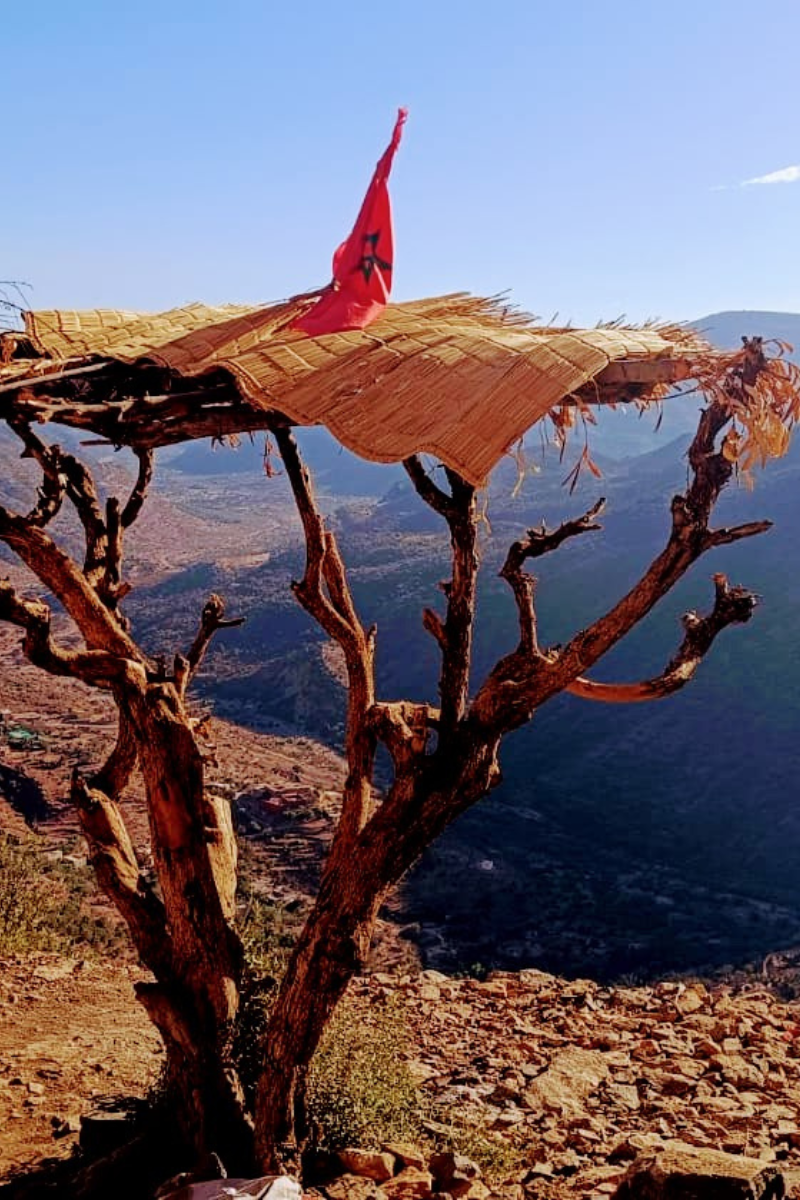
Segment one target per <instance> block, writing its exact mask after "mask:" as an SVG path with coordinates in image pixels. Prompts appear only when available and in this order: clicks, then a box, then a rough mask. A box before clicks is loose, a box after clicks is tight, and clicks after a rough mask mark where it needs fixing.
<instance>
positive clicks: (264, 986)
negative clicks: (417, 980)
mask: <svg viewBox="0 0 800 1200" xmlns="http://www.w3.org/2000/svg"><path fill="white" fill-rule="evenodd" d="M302 922H303V914H302V912H298V911H290V910H289V909H287V908H286V907H284V906H282V905H280V904H276V903H274V902H272V901H270V900H268V899H265V898H263V897H261V896H254V895H252V894H250V895H248V894H247V893H246V892H245V894H244V905H243V910H242V912H241V915H240V918H239V933H240V935H241V938H242V942H243V944H244V950H245V958H246V962H247V967H248V975H249V979H248V981H247V982H246V985H245V988H244V990H243V995H242V1003H241V1007H240V1010H239V1016H238V1018H237V1023H236V1031H235V1035H234V1045H233V1054H234V1059H235V1062H236V1066H237V1069H238V1072H239V1077H240V1079H241V1081H242V1085H243V1087H244V1090H245V1096H246V1098H247V1101H248V1104H249V1105H250V1107H251V1108H252V1106H253V1104H254V1103H255V1093H256V1086H257V1081H258V1072H259V1068H260V1053H259V1045H260V1043H261V1040H262V1038H263V1036H264V1032H265V1030H266V1027H267V1023H268V1021H269V1013H270V1009H271V1007H272V1002H273V1000H274V997H275V994H276V992H277V989H278V986H279V984H280V981H281V979H282V978H283V975H284V973H285V971H286V967H287V965H288V962H289V958H290V955H291V951H292V947H293V946H294V943H295V940H296V937H297V934H298V933H299V931H300V927H301V925H302ZM407 1049H408V1034H407V1030H406V1027H405V1023H404V1021H403V1017H402V1011H401V1007H400V1005H399V1003H398V1002H397V1001H395V1000H389V1001H388V1002H387V1003H385V1004H384V1005H382V1006H381V1007H380V1008H370V1009H369V1010H367V1011H362V1010H361V1009H360V1008H359V1009H358V1010H356V1009H355V1006H354V1005H353V1004H352V1003H350V1002H349V1001H348V1000H347V999H345V1000H344V1001H343V1002H342V1004H341V1005H340V1007H339V1008H338V1009H337V1011H336V1012H335V1014H334V1016H333V1019H332V1021H331V1024H330V1026H329V1027H328V1029H327V1031H326V1033H325V1035H324V1037H323V1039H322V1042H321V1044H320V1047H319V1049H318V1051H317V1053H316V1055H315V1056H314V1060H313V1062H312V1064H311V1068H310V1070H309V1074H308V1083H307V1090H306V1103H307V1116H308V1122H309V1127H310V1129H311V1131H312V1138H313V1140H314V1141H315V1142H316V1144H317V1145H318V1146H319V1147H320V1148H324V1149H329V1150H335V1149H340V1148H342V1147H343V1146H348V1145H349V1146H352V1145H357V1146H367V1145H372V1144H378V1143H379V1142H381V1141H387V1140H391V1139H395V1140H397V1139H408V1138H413V1137H414V1136H415V1135H416V1134H417V1133H418V1132H419V1128H420V1124H419V1121H420V1097H419V1093H418V1091H417V1087H416V1084H415V1082H414V1079H413V1077H412V1075H411V1073H410V1071H409V1069H408V1066H407V1064H406V1061H405V1057H404V1056H405V1053H406V1051H407Z"/></svg>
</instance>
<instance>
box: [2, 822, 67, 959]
mask: <svg viewBox="0 0 800 1200" xmlns="http://www.w3.org/2000/svg"><path fill="white" fill-rule="evenodd" d="M38 860H39V855H37V854H36V853H35V852H34V851H32V850H31V849H29V848H28V847H26V846H25V845H23V844H16V843H15V842H13V841H12V840H11V839H10V838H7V837H5V836H0V954H14V953H18V952H20V951H25V950H50V949H54V948H56V947H57V946H58V943H59V940H60V939H59V938H58V935H57V934H56V932H55V928H54V926H55V919H54V918H55V908H56V905H55V902H54V900H53V896H52V894H51V893H50V892H49V891H48V888H47V885H46V881H45V879H44V878H43V876H42V872H41V865H40V862H39V861H38Z"/></svg>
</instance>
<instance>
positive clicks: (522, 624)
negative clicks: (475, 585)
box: [499, 498, 605, 655]
mask: <svg viewBox="0 0 800 1200" xmlns="http://www.w3.org/2000/svg"><path fill="white" fill-rule="evenodd" d="M604 507H605V499H603V498H601V499H600V500H598V501H597V503H596V504H593V505H592V507H591V508H590V509H589V510H588V511H587V512H585V513H584V514H583V516H582V517H576V518H574V519H573V520H571V521H564V522H562V524H561V525H559V527H558V528H557V529H553V530H548V529H547V527H546V526H545V524H544V522H542V525H541V528H539V529H529V530H528V536H527V537H526V538H522V539H520V541H517V542H513V543H512V545H511V546H510V547H509V550H508V554H507V555H506V560H505V562H504V563H503V565H502V567H501V568H500V571H499V575H500V577H501V579H505V581H506V582H507V583H508V585H509V587H510V588H511V590H512V592H513V593H514V600H515V602H516V605H517V610H518V613H519V630H520V644H519V651H520V652H521V653H522V654H525V655H535V654H538V653H539V645H538V640H537V632H536V609H535V605H534V598H535V593H536V579H535V577H534V576H533V575H530V574H529V573H528V572H527V571H525V570H523V564H524V563H525V561H526V560H527V559H529V558H541V556H542V555H544V554H549V553H550V551H551V550H556V549H558V547H559V546H560V545H561V543H562V542H565V541H566V540H567V539H568V538H572V537H577V536H578V534H580V533H587V532H589V531H590V530H594V529H602V528H603V527H602V525H600V524H599V522H597V521H595V519H594V518H595V517H597V516H598V515H599V514H600V513H601V512H602V511H603V508H604Z"/></svg>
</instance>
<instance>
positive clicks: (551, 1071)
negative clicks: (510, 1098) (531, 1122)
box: [525, 1046, 608, 1114]
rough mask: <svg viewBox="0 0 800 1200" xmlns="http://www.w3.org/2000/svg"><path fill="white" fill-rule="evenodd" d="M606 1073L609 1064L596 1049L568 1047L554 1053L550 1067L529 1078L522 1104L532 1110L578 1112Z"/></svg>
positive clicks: (605, 1076)
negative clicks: (530, 1079)
mask: <svg viewBox="0 0 800 1200" xmlns="http://www.w3.org/2000/svg"><path fill="white" fill-rule="evenodd" d="M607 1076H608V1063H607V1062H606V1059H605V1056H604V1055H603V1054H602V1053H601V1052H600V1051H599V1050H582V1049H581V1048H580V1046H568V1047H567V1048H566V1049H564V1050H560V1051H559V1052H558V1054H556V1055H555V1056H554V1057H553V1059H552V1061H551V1063H550V1066H549V1067H548V1068H547V1070H546V1071H543V1072H542V1074H541V1075H537V1077H536V1078H535V1079H534V1080H532V1081H531V1084H530V1086H529V1087H528V1090H527V1091H526V1092H525V1104H526V1106H527V1107H528V1108H532V1109H534V1110H535V1109H542V1108H543V1109H549V1110H552V1111H555V1112H560V1113H572V1114H577V1113H580V1112H582V1111H583V1107H584V1101H585V1099H586V1097H587V1096H589V1095H591V1094H592V1093H593V1092H595V1091H596V1090H597V1088H598V1087H599V1086H600V1084H601V1083H602V1082H603V1081H604V1080H605V1079H606V1078H607Z"/></svg>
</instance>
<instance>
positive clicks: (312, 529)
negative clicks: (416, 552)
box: [272, 424, 375, 860]
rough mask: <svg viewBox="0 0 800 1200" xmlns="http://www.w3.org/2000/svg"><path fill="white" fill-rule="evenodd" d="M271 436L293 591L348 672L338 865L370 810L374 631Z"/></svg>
mask: <svg viewBox="0 0 800 1200" xmlns="http://www.w3.org/2000/svg"><path fill="white" fill-rule="evenodd" d="M272 433H273V435H274V437H275V442H276V444H277V446H278V451H279V453H280V456H281V458H282V460H283V465H284V468H285V470H286V475H287V477H288V479H289V483H290V485H291V488H292V493H293V495H294V500H295V504H296V506H297V511H298V513H299V515H300V520H301V521H302V524H303V531H304V533H305V541H306V569H305V573H304V575H303V578H302V580H300V581H299V582H297V581H295V582H293V583H292V590H293V592H294V594H295V595H296V596H297V599H298V600H299V602H300V604H301V605H302V606H303V608H304V609H305V610H306V612H307V613H309V615H310V616H312V617H313V618H314V619H315V620H316V621H317V622H318V623H319V624H320V625H321V626H322V628H323V629H324V630H325V632H326V633H327V634H328V635H329V637H332V638H333V639H334V641H336V642H337V643H338V644H339V646H341V648H342V650H343V652H344V658H345V665H346V667H347V676H348V685H349V686H348V691H347V696H348V699H347V732H346V745H345V749H346V754H347V762H348V767H349V771H348V776H347V780H346V781H345V787H344V793H343V797H342V814H341V817H340V820H339V825H338V827H337V830H336V834H335V837H334V841H333V846H332V849H331V859H332V860H336V859H337V858H338V857H339V855H341V854H344V855H346V854H348V853H349V852H350V848H351V847H352V844H353V841H354V839H355V837H356V836H357V834H358V832H359V830H361V829H362V827H363V825H364V823H365V821H366V820H367V818H368V816H369V813H370V811H371V807H372V773H373V769H374V759H375V737H374V733H373V731H372V729H371V728H370V724H369V712H370V709H371V707H372V705H373V704H374V702H375V668H374V660H375V629H374V627H373V628H371V629H369V630H366V631H365V629H364V627H363V625H362V624H361V621H360V619H359V617H358V614H357V612H356V607H355V604H354V602H353V597H352V593H351V591H350V586H349V583H348V580H347V574H346V571H345V568H344V563H343V562H342V558H341V555H340V554H339V549H338V546H337V544H336V538H335V537H334V535H333V533H332V532H331V531H330V530H327V529H326V528H325V523H324V521H323V518H322V514H321V513H320V512H319V509H318V508H317V506H316V501H315V498H314V491H313V488H312V485H311V477H310V475H309V473H308V470H307V468H306V466H305V464H304V463H303V460H302V458H301V457H300V450H299V447H298V445H297V442H296V440H295V438H294V436H293V434H292V432H291V430H290V429H289V428H288V427H287V426H285V425H278V424H276V425H275V426H274V427H273V428H272Z"/></svg>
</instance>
